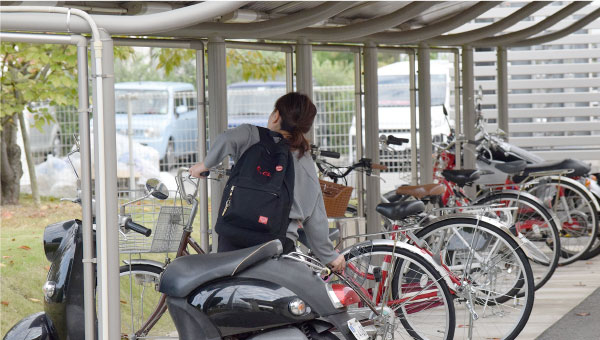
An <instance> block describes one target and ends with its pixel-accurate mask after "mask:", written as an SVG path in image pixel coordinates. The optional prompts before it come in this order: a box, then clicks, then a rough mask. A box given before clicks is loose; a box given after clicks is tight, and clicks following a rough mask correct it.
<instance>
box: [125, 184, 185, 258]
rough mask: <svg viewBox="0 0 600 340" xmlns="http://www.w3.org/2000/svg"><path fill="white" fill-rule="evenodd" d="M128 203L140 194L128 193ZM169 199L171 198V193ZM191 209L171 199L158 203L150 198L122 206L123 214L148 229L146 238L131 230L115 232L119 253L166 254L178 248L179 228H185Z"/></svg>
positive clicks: (158, 201)
mask: <svg viewBox="0 0 600 340" xmlns="http://www.w3.org/2000/svg"><path fill="white" fill-rule="evenodd" d="M128 193H129V195H124V193H121V194H120V197H128V200H131V199H134V198H136V197H143V195H144V192H143V191H139V192H138V191H135V192H132V191H128ZM170 197H175V193H174V192H173V193H172V195H170ZM191 210H192V209H191V206H186V203H185V202H183V203H181V201H180V200H176V199H174V198H170V199H166V200H158V199H156V198H154V197H152V196H150V197H148V198H146V199H143V200H141V201H139V202H136V203H133V204H131V205H128V206H126V207H125V214H126V215H129V216H131V219H132V220H133V222H135V223H139V224H141V225H143V226H144V227H146V228H149V229H152V234H151V235H150V237H145V236H144V235H141V234H138V233H136V232H133V231H122V232H121V233H119V252H121V253H135V254H137V253H170V252H176V251H177V249H178V248H179V243H180V241H181V236H182V234H183V231H184V230H183V229H184V227H185V226H186V225H187V223H188V221H189V218H190V215H191Z"/></svg>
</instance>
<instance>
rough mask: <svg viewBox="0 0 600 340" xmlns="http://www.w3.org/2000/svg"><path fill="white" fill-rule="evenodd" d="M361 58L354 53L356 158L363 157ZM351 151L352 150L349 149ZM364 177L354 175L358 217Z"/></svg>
mask: <svg viewBox="0 0 600 340" xmlns="http://www.w3.org/2000/svg"><path fill="white" fill-rule="evenodd" d="M361 70H362V58H361V51H358V52H355V53H354V117H355V118H354V119H355V121H356V124H354V126H355V128H356V132H355V134H354V135H355V136H356V141H355V144H354V145H355V147H356V159H357V160H358V159H361V158H362V157H363V138H362V137H363V135H362V130H363V128H362V127H363V121H362V94H363V91H362V72H361ZM350 152H352V150H350ZM364 186H365V184H364V177H363V175H362V174H361V173H357V175H356V197H357V199H358V207H357V213H358V216H359V217H363V216H365V193H364Z"/></svg>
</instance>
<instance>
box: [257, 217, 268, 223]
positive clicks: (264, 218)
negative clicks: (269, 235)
mask: <svg viewBox="0 0 600 340" xmlns="http://www.w3.org/2000/svg"><path fill="white" fill-rule="evenodd" d="M267 222H269V218H268V217H265V216H259V217H258V223H260V224H267Z"/></svg>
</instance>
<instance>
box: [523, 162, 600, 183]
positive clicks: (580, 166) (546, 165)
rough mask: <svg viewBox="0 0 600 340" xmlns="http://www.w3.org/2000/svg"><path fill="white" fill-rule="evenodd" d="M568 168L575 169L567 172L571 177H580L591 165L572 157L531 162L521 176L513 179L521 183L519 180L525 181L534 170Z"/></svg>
mask: <svg viewBox="0 0 600 340" xmlns="http://www.w3.org/2000/svg"><path fill="white" fill-rule="evenodd" d="M568 169H572V170H573V172H571V173H569V174H567V175H568V176H569V177H578V176H583V175H586V174H587V173H589V172H590V165H589V164H587V163H584V162H582V161H579V160H576V159H571V158H567V159H563V160H562V161H549V162H542V163H537V164H529V165H527V167H526V168H525V170H523V172H522V173H521V174H520V175H519V176H515V177H514V178H513V181H514V182H515V183H519V182H521V181H523V180H524V179H525V178H527V176H529V174H531V173H533V172H538V171H551V170H568Z"/></svg>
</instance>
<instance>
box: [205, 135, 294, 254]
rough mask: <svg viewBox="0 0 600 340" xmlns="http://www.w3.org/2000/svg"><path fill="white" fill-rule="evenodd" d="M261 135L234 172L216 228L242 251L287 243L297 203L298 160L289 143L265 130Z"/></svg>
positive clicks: (222, 201) (226, 188) (245, 153)
mask: <svg viewBox="0 0 600 340" xmlns="http://www.w3.org/2000/svg"><path fill="white" fill-rule="evenodd" d="M258 132H259V135H260V141H259V142H258V143H256V144H254V145H252V146H251V147H250V148H248V150H246V152H244V154H243V155H242V156H241V157H240V159H239V160H238V161H237V163H236V164H235V165H234V167H233V169H232V171H231V176H230V177H229V180H228V181H227V185H226V186H225V190H224V191H223V197H222V198H221V206H220V208H219V216H218V218H217V223H216V225H215V230H216V231H217V233H218V234H219V236H220V237H224V238H226V239H227V241H229V242H230V243H231V244H233V245H235V246H238V247H240V248H246V247H251V246H254V245H257V244H261V243H265V242H268V241H271V240H274V239H280V240H281V241H282V242H284V240H285V236H286V232H287V228H288V225H289V224H290V218H289V216H290V209H291V207H292V203H293V201H294V160H293V158H292V154H291V152H290V148H289V145H288V144H287V141H286V140H285V139H284V138H283V136H281V134H279V133H277V132H273V131H271V130H269V129H266V128H263V127H258ZM273 137H279V138H280V141H279V142H277V143H276V142H275V141H274V140H273Z"/></svg>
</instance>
